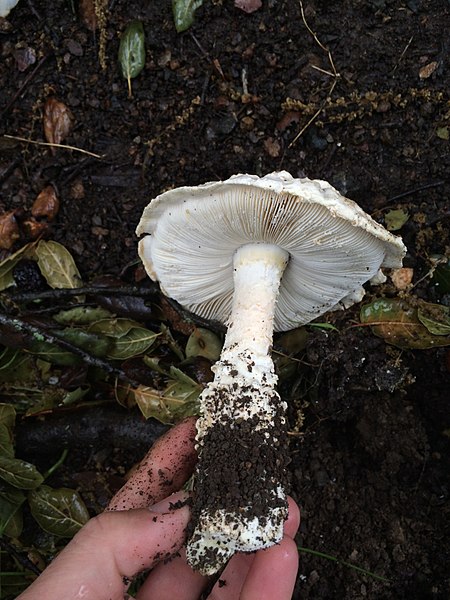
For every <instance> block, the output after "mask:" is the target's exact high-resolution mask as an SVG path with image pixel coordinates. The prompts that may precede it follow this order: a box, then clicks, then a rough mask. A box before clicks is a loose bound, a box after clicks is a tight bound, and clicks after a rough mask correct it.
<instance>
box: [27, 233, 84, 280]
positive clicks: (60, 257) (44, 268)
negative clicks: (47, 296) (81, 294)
mask: <svg viewBox="0 0 450 600" xmlns="http://www.w3.org/2000/svg"><path fill="white" fill-rule="evenodd" d="M36 256H37V259H38V266H39V269H40V271H41V273H42V275H43V276H44V277H45V279H46V281H47V283H48V285H49V286H50V287H52V288H58V289H61V288H69V289H73V288H77V287H80V285H81V284H82V281H81V276H80V273H79V271H78V268H77V266H76V264H75V261H74V259H73V257H72V255H71V254H70V252H69V251H68V250H67V248H65V247H64V246H62V245H61V244H58V242H54V241H48V242H46V241H44V240H41V241H40V242H39V244H38V245H37V248H36Z"/></svg>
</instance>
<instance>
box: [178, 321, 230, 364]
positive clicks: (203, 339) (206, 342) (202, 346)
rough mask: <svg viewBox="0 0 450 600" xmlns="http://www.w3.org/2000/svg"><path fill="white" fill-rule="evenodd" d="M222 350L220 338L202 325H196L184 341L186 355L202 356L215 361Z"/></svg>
mask: <svg viewBox="0 0 450 600" xmlns="http://www.w3.org/2000/svg"><path fill="white" fill-rule="evenodd" d="M221 351H222V341H221V340H220V338H219V337H218V336H217V335H216V334H215V333H213V332H212V331H209V329H203V328H202V327H196V328H195V329H194V331H193V332H192V333H191V335H190V336H189V339H188V341H187V343H186V351H185V354H186V357H187V358H189V357H191V356H204V357H205V358H209V359H210V360H214V361H216V360H217V359H218V358H219V356H220V352H221Z"/></svg>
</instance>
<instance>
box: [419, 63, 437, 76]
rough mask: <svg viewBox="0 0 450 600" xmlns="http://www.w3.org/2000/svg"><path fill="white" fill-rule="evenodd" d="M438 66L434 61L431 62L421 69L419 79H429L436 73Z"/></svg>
mask: <svg viewBox="0 0 450 600" xmlns="http://www.w3.org/2000/svg"><path fill="white" fill-rule="evenodd" d="M438 66H439V63H438V62H437V61H436V60H433V61H432V62H430V63H428V64H427V65H425V66H424V67H422V68H421V69H420V71H419V77H420V79H428V77H430V76H431V75H432V74H433V73H434V72H435V71H436V69H437V68H438Z"/></svg>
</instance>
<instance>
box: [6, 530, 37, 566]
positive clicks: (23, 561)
mask: <svg viewBox="0 0 450 600" xmlns="http://www.w3.org/2000/svg"><path fill="white" fill-rule="evenodd" d="M0 548H3V550H5V551H6V552H8V554H10V555H11V556H13V557H14V558H15V559H16V560H17V562H18V563H19V564H20V565H22V567H24V569H28V571H31V572H32V573H34V574H35V575H40V574H41V570H40V569H39V567H38V566H37V565H35V564H34V562H32V561H31V560H30V559H29V558H28V556H27V555H26V554H25V553H24V552H17V550H16V549H15V548H14V546H13V545H12V544H10V543H9V542H7V541H6V540H5V538H4V537H3V536H2V537H0Z"/></svg>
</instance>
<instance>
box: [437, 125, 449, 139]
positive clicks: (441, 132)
mask: <svg viewBox="0 0 450 600" xmlns="http://www.w3.org/2000/svg"><path fill="white" fill-rule="evenodd" d="M436 135H437V136H438V138H439V139H440V140H446V141H448V139H449V137H450V136H449V130H448V127H438V128H437V129H436Z"/></svg>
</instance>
